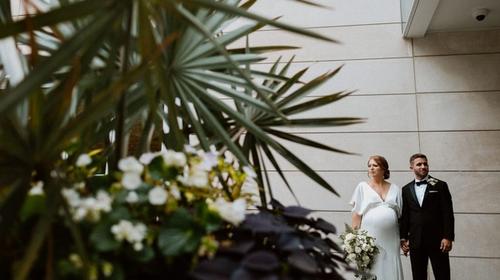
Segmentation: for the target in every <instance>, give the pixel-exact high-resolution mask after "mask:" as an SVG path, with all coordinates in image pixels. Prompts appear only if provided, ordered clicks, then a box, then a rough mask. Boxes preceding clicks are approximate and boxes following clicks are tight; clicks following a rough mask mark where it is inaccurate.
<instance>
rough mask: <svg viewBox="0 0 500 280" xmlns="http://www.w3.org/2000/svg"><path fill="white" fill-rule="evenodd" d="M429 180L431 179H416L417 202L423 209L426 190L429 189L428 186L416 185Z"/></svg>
mask: <svg viewBox="0 0 500 280" xmlns="http://www.w3.org/2000/svg"><path fill="white" fill-rule="evenodd" d="M427 179H429V176H427V177H425V178H424V179H422V180H417V179H415V194H416V195H417V200H418V204H420V207H422V203H423V202H424V195H425V190H426V189H427V184H421V185H420V186H417V184H416V183H417V182H420V181H423V180H427Z"/></svg>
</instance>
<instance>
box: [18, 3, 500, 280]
mask: <svg viewBox="0 0 500 280" xmlns="http://www.w3.org/2000/svg"><path fill="white" fill-rule="evenodd" d="M12 2H13V5H12V10H13V12H14V14H22V13H23V9H22V6H21V5H20V4H19V1H18V0H17V1H12ZM316 2H319V3H320V4H324V5H327V6H329V7H332V8H333V9H321V8H316V7H308V6H305V5H301V4H294V3H293V1H288V0H261V1H258V3H257V4H256V6H255V7H254V10H255V11H256V12H258V13H260V14H263V15H267V16H270V17H276V16H282V18H281V19H280V20H281V21H283V22H287V23H291V24H295V25H299V26H303V27H307V28H309V29H310V30H313V31H315V32H318V33H320V34H323V35H327V36H330V37H332V38H334V39H336V40H338V41H340V42H341V43H340V44H331V43H326V42H322V41H317V40H313V39H308V38H304V37H300V36H296V35H293V34H290V33H286V32H283V31H279V30H276V29H274V28H265V29H264V30H262V31H259V32H257V33H255V34H253V35H252V36H251V37H250V43H251V45H252V46H258V45H262V44H277V45H279V44H291V45H296V46H301V49H298V50H293V51H286V52H276V53H272V54H270V55H269V58H268V60H266V61H265V62H263V63H262V64H261V65H259V66H258V67H259V68H267V67H269V66H270V63H271V62H273V61H275V60H276V58H278V57H279V56H283V57H284V58H285V59H290V58H291V57H292V55H296V57H295V61H296V63H295V64H294V65H293V66H292V68H291V70H292V71H297V70H299V69H302V68H305V67H309V71H308V74H307V75H306V78H309V79H310V78H312V77H315V76H317V75H320V74H322V73H325V72H327V71H329V70H333V69H335V68H337V67H339V66H341V65H343V69H342V70H341V72H340V73H339V74H338V75H336V76H335V77H334V78H333V79H331V81H329V82H328V83H326V84H325V85H323V86H322V87H320V88H318V89H317V90H316V91H315V92H314V93H313V95H314V96H321V95H325V94H329V93H333V92H336V91H339V90H357V91H356V92H355V93H354V94H353V95H352V96H350V97H348V98H346V99H345V100H342V101H340V102H338V103H335V104H333V105H330V106H326V107H324V108H320V109H317V110H316V111H314V112H311V113H309V114H308V115H309V116H325V117H326V116H357V117H363V118H366V119H367V120H366V122H365V123H362V124H358V125H353V126H347V127H341V128H311V129H293V130H291V131H293V132H294V133H297V134H298V135H301V136H305V137H308V138H310V139H313V140H318V141H322V142H326V143H328V144H330V145H332V146H334V147H337V148H341V149H344V150H348V151H351V152H355V153H358V154H359V155H356V156H348V155H341V154H335V153H327V152H324V151H318V150H309V149H307V150H306V149H303V148H301V147H299V146H297V145H292V144H290V145H288V146H289V147H290V148H292V149H296V150H297V154H298V155H299V156H300V157H301V158H302V159H303V160H304V161H306V162H307V163H309V164H310V165H311V166H312V167H313V168H314V169H316V170H317V171H318V172H319V174H320V175H321V176H323V177H324V178H325V179H326V180H327V181H329V182H330V183H332V185H333V186H334V187H335V189H336V190H337V191H338V193H339V194H340V197H337V196H335V195H333V194H331V193H329V192H328V191H326V190H324V189H322V188H321V187H320V186H318V185H316V184H315V183H313V182H312V181H311V180H310V179H308V178H307V177H305V176H304V175H302V174H301V173H299V172H297V170H296V169H295V168H294V167H293V166H291V165H290V164H286V163H284V162H283V161H282V167H283V169H284V170H285V174H286V176H287V177H288V179H289V181H290V182H292V188H293V190H294V192H295V194H296V195H297V197H298V200H299V202H300V203H301V204H302V205H304V206H306V207H309V208H312V209H315V210H317V212H316V215H317V216H320V217H323V218H325V219H327V220H329V221H331V222H333V223H334V224H335V225H337V227H338V229H339V230H342V229H343V224H344V223H346V222H347V223H349V222H350V213H349V210H350V209H349V205H348V202H349V199H350V196H351V194H352V191H353V189H354V187H355V186H356V185H357V183H358V182H359V181H362V180H366V179H367V177H366V160H367V158H368V156H370V155H372V154H381V155H384V156H385V157H386V158H387V159H388V161H389V164H390V166H391V170H392V177H391V181H392V182H393V183H396V184H398V185H399V186H402V185H404V184H406V183H407V182H408V181H410V180H411V178H412V174H411V173H410V172H409V170H408V163H407V160H408V157H409V156H410V155H411V154H413V153H415V152H423V153H426V154H427V155H428V156H429V160H430V165H431V170H432V174H433V175H434V176H436V177H438V178H441V179H443V180H445V181H447V182H448V183H449V185H450V190H451V192H452V196H453V200H454V209H455V217H456V242H455V246H454V250H453V251H452V253H451V265H452V279H454V280H469V279H497V278H499V277H500V243H499V242H498V240H500V233H499V231H498V228H499V227H500V203H499V201H500V67H499V65H500V30H489V31H481V32H453V33H433V34H428V35H427V36H426V37H425V38H422V39H414V40H405V39H403V38H402V34H401V26H400V7H399V0H378V1H373V0H352V1H345V0H318V1H316ZM271 179H272V185H273V186H274V188H273V189H274V191H275V195H276V196H277V197H278V198H279V199H280V200H281V201H282V202H283V203H285V204H295V200H294V198H293V196H292V195H291V194H290V192H289V191H288V190H287V189H286V188H285V186H284V185H283V183H282V182H281V181H280V179H279V176H278V175H277V174H276V173H275V172H272V177H271ZM403 265H404V271H405V279H411V273H410V265H409V260H408V259H407V258H404V257H403ZM431 279H433V278H431Z"/></svg>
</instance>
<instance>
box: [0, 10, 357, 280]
mask: <svg viewBox="0 0 500 280" xmlns="http://www.w3.org/2000/svg"><path fill="white" fill-rule="evenodd" d="M255 2H256V1H252V0H247V1H240V0H223V1H215V0H213V1H209V0H182V1H181V0H163V1H157V0H141V1H139V0H80V1H72V0H59V1H40V0H37V1H35V0H30V1H22V3H23V5H24V7H25V9H26V11H28V12H29V13H28V14H27V15H25V16H23V17H22V18H16V20H14V18H13V16H12V14H11V7H10V4H9V1H2V2H1V3H0V40H1V41H0V50H1V52H0V59H1V62H2V66H3V67H2V69H1V71H2V72H1V75H0V79H1V81H0V90H1V92H0V244H1V247H2V248H4V249H3V250H2V252H1V253H0V257H1V265H0V273H1V274H3V275H7V276H8V277H12V278H16V279H32V278H47V279H52V278H56V277H59V278H60V277H63V278H70V277H73V278H82V277H83V278H88V279H95V278H101V277H102V278H107V277H109V278H116V279H121V278H130V277H135V276H137V275H148V273H151V275H152V276H155V277H156V276H158V275H162V274H164V273H177V272H179V271H184V272H185V273H187V272H189V271H200V270H199V269H198V270H197V267H198V266H197V265H198V264H200V262H201V261H202V260H203V258H208V257H210V256H212V257H213V255H214V254H216V253H217V252H218V250H217V248H222V247H224V246H222V245H223V243H224V242H223V241H224V240H225V241H231V240H230V239H231V238H230V237H231V236H232V233H233V232H236V231H235V230H236V229H238V228H239V227H241V226H243V227H245V223H244V222H243V223H242V219H241V211H239V209H242V207H243V208H246V206H247V205H248V203H256V204H257V205H258V206H259V207H260V209H261V210H262V211H271V212H272V215H281V214H282V213H283V212H287V211H288V212H289V211H291V210H286V211H285V210H283V209H284V208H282V207H281V208H280V207H277V206H276V205H279V204H277V203H273V204H269V202H270V201H272V187H271V186H270V185H269V183H268V181H269V180H268V178H267V177H268V173H267V170H268V168H269V167H267V166H266V165H265V163H266V162H269V163H270V164H271V165H272V167H273V168H274V169H275V170H276V171H277V172H278V173H279V174H280V176H281V177H282V178H283V180H284V181H285V182H286V178H285V177H284V175H283V173H282V172H281V168H280V166H279V163H278V161H277V160H276V155H280V156H282V157H283V158H285V159H286V160H288V161H289V162H290V163H292V164H293V165H294V166H296V167H297V168H298V169H299V170H300V171H302V172H303V173H304V174H305V175H306V176H309V177H310V178H311V179H313V180H314V181H315V182H317V183H318V184H319V185H320V186H322V187H324V188H326V189H328V190H329V191H331V192H333V193H335V190H334V189H333V188H332V187H331V186H330V184H329V183H328V182H326V181H325V180H324V179H322V178H321V177H320V176H319V175H318V174H317V173H316V172H315V171H314V170H313V169H312V168H310V167H309V166H308V164H307V163H306V162H304V161H302V160H301V159H300V158H299V157H297V156H295V155H294V153H293V151H291V150H289V149H288V148H287V147H286V146H285V145H283V143H282V141H292V142H295V143H299V144H302V145H305V146H308V147H310V148H318V149H323V150H327V151H332V152H344V151H341V150H338V149H335V148H333V147H329V146H328V145H325V144H322V143H318V142H314V141H311V140H309V139H306V138H303V137H300V136H297V135H294V134H292V133H289V132H287V131H286V129H284V128H286V127H289V126H318V125H320V126H336V125H349V124H353V123H357V122H360V121H361V120H360V119H358V118H350V117H345V118H330V117H325V118H300V117H296V116H295V115H296V114H298V113H303V112H306V111H308V110H312V109H315V108H317V107H319V106H324V105H327V104H331V103H332V102H335V101H337V100H339V99H341V98H344V97H345V96H347V95H348V94H349V93H348V92H337V93H332V94H329V95H326V96H324V97H319V98H315V99H312V100H309V101H303V100H302V98H303V97H304V96H307V94H309V93H310V92H311V91H312V90H314V89H315V88H316V87H318V86H319V85H321V84H322V83H324V82H325V81H327V80H328V79H329V78H331V77H332V76H334V75H335V74H336V73H337V72H338V70H339V69H336V70H334V71H331V72H328V73H325V74H323V75H321V76H319V77H317V78H315V79H313V80H311V81H309V82H304V81H303V80H302V77H303V75H304V73H305V72H306V70H307V69H303V70H301V71H299V72H297V73H293V74H288V67H289V65H290V63H292V62H291V61H288V62H285V63H281V61H279V60H278V61H276V63H274V64H273V65H272V67H270V69H269V70H268V71H261V70H256V69H255V67H253V65H254V64H256V63H258V62H259V61H261V60H263V56H262V54H263V53H265V52H267V51H273V50H281V49H288V48H293V47H291V46H265V47H258V48H252V47H250V46H248V45H242V44H239V43H238V42H244V40H245V38H246V37H247V36H248V35H249V34H251V33H252V32H255V31H257V30H259V29H260V28H262V27H264V26H266V25H270V26H274V27H276V28H281V29H283V30H286V31H288V32H294V33H297V34H301V35H304V36H309V37H313V38H317V39H318V40H327V41H332V42H335V41H334V40H332V39H329V38H325V37H323V36H321V35H318V34H316V33H313V32H310V31H308V30H305V29H301V28H297V27H293V26H289V25H287V24H283V23H280V22H279V21H277V20H274V19H268V18H264V17H262V16H259V15H257V14H255V13H252V12H251V11H249V9H250V7H251V6H252V5H253V4H254V3H255ZM296 2H301V3H302V4H308V5H316V4H315V3H313V1H299V0H296ZM241 18H245V19H247V20H248V21H247V22H248V23H247V24H244V25H242V26H240V27H237V28H234V29H230V31H227V29H225V27H227V25H228V24H229V23H231V22H233V21H235V20H238V19H241ZM238 45H239V46H242V47H233V46H238ZM160 147H163V148H162V149H163V152H162V151H160ZM266 158H267V159H266ZM264 159H266V160H264ZM200 166H202V167H203V168H201V167H200ZM200 168H201V169H200ZM248 180H254V181H255V183H254V185H255V186H257V187H256V191H255V193H257V194H258V196H257V198H258V199H257V201H255V199H253V198H251V196H250V195H249V194H245V192H243V191H242V188H243V186H244V185H245V184H246V183H248ZM286 185H287V186H288V187H289V189H290V191H291V188H290V186H289V184H288V182H286ZM199 187H202V188H201V189H200V188H199ZM151 192H153V193H152V194H151ZM134 193H135V194H134ZM174 198H175V199H174ZM252 201H253V202H252ZM243 202H244V203H243ZM141 203H142V204H141ZM140 205H142V206H140ZM273 205H274V206H273ZM301 211H302V210H301ZM304 211H305V210H304ZM288 212H287V213H288ZM292 212H294V211H292ZM299 212H300V211H299ZM301 213H303V212H301ZM292 216H293V215H292ZM268 217H269V216H268ZM252 219H254V218H252ZM305 219H307V218H306V217H305V216H304V215H302V214H300V215H299V220H300V222H296V221H295V222H293V221H292V222H290V221H288V222H289V223H288V225H287V226H285V224H283V228H287V230H285V231H283V232H281V231H278V233H287V232H288V233H289V231H288V227H290V228H293V227H294V226H291V225H290V223H292V224H293V225H295V227H296V228H297V229H298V228H299V227H300V228H302V226H303V225H304V224H309V225H310V226H313V227H316V228H321V229H323V232H322V234H329V233H332V232H333V230H332V229H331V228H330V227H328V226H326V225H325V224H324V223H326V222H324V221H318V220H314V219H312V220H311V221H309V222H307V221H306V220H305ZM292 220H293V217H292ZM283 223H286V222H283ZM318 224H319V225H318ZM193 229H196V230H193ZM240 229H241V228H240ZM238 232H245V231H244V230H242V231H238ZM306 232H307V231H305V232H300V236H302V235H304V234H306ZM275 233H276V232H273V234H275ZM241 234H242V235H238V236H243V235H245V234H247V233H241ZM250 234H251V233H250ZM301 238H302V237H301ZM244 239H245V238H243V239H242V240H244ZM306 239H307V238H306ZM291 240H293V242H301V241H300V240H302V239H300V238H299V239H297V238H292V239H291ZM303 240H305V239H303ZM321 240H322V239H321ZM318 242H320V241H318ZM230 243H231V242H230ZM237 243H238V242H236V241H235V240H233V241H232V243H231V244H233V245H234V244H237ZM320 243H321V244H322V246H323V245H324V246H326V247H323V248H324V250H326V251H328V250H333V251H331V252H330V251H328V254H324V255H321V258H325V259H328V258H330V260H332V261H333V262H334V263H335V261H338V259H336V258H335V257H334V256H335V254H333V253H332V252H334V251H335V250H336V247H335V246H334V244H333V243H329V242H326V241H321V242H320ZM231 244H230V245H228V246H226V247H227V248H231V246H232V245H231ZM318 244H319V243H318ZM325 244H326V245H325ZM295 245H296V246H295V247H294V246H291V247H290V248H295V249H298V248H302V249H304V246H299V245H297V244H295ZM329 246H330V247H329ZM257 247H258V248H261V249H262V248H263V247H262V246H260V245H259V246H257ZM257 247H256V248H257ZM247 249H248V250H251V248H250V247H249V248H247ZM308 250H309V251H308ZM312 250H315V246H309V247H307V250H306V251H305V252H306V254H307V252H312ZM283 252H289V251H286V250H284V251H283ZM289 253H290V252H289ZM292 253H293V252H292ZM283 254H284V255H281V257H282V258H281V259H280V260H281V262H283V260H285V262H286V260H287V257H286V256H287V255H286V254H285V253H283ZM290 254H291V253H290ZM266 256H267V257H268V255H266ZM293 256H294V257H293V258H291V259H292V260H295V264H298V265H297V266H298V269H299V270H300V267H301V266H300V264H301V262H300V261H299V262H297V256H299V255H296V254H294V255H293ZM315 257H317V258H319V256H318V255H315ZM200 258H201V259H200ZM257 259H258V258H257ZM308 261H310V259H308ZM139 263H140V264H141V266H142V268H141V266H139V265H138V264H139ZM202 263H203V264H204V269H205V268H206V266H207V263H206V262H202ZM325 263H328V267H326V266H314V267H315V269H316V270H322V271H323V272H325V271H330V270H331V269H334V268H335V265H333V266H332V264H331V262H325ZM279 267H281V268H284V267H286V264H283V263H282V264H281V265H280V266H279ZM310 267H311V266H306V268H304V266H302V268H303V269H305V270H306V272H305V273H309V274H310V273H313V272H314V271H313V272H311V271H310ZM181 268H182V269H181ZM307 269H309V270H307ZM273 271H278V272H277V273H278V275H280V273H286V269H276V270H273ZM316 272H317V271H316ZM231 273H232V272H231ZM185 275H187V274H185ZM190 275H191V276H190V277H197V276H196V275H197V274H196V273H194V272H193V273H192V274H190ZM313 275H314V274H313ZM325 275H326V274H325ZM186 277H187V276H186Z"/></svg>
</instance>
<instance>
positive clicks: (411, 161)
mask: <svg viewBox="0 0 500 280" xmlns="http://www.w3.org/2000/svg"><path fill="white" fill-rule="evenodd" d="M417 158H425V160H427V156H426V155H424V154H421V153H417V154H414V155H412V156H411V157H410V164H412V163H413V161H414V160H416V159H417Z"/></svg>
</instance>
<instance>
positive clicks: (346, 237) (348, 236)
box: [345, 233, 355, 241]
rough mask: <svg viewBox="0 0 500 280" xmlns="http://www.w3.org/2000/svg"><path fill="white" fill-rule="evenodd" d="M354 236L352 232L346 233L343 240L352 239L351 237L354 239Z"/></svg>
mask: <svg viewBox="0 0 500 280" xmlns="http://www.w3.org/2000/svg"><path fill="white" fill-rule="evenodd" d="M354 238H355V236H354V234H352V233H348V234H347V235H346V236H345V240H346V241H349V240H352V239H354Z"/></svg>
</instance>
